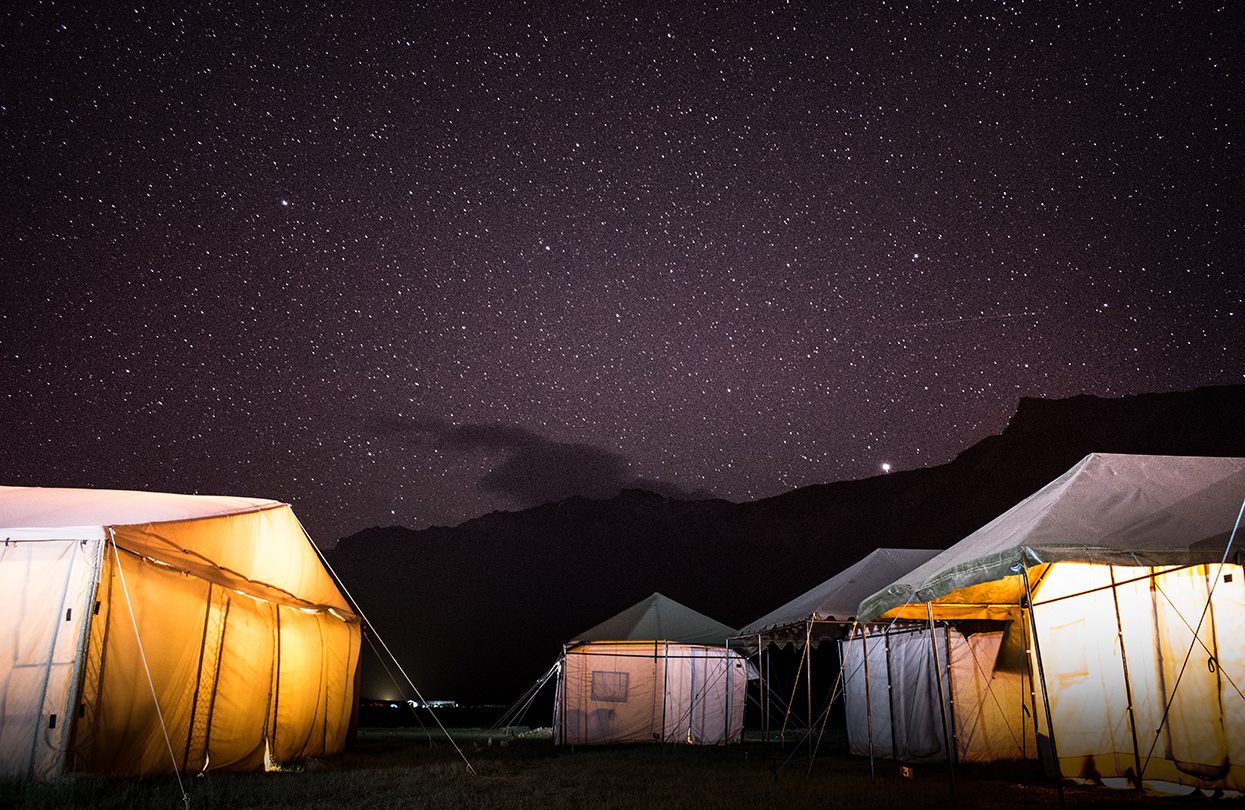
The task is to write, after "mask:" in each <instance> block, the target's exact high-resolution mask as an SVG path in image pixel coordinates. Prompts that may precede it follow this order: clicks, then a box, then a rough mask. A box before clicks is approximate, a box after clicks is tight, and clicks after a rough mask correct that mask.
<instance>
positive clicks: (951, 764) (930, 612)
mask: <svg viewBox="0 0 1245 810" xmlns="http://www.w3.org/2000/svg"><path fill="white" fill-rule="evenodd" d="M925 615H927V616H928V617H929V643H930V644H932V645H933V648H934V682H935V683H936V684H937V686H938V713H939V714H940V715H941V716H942V745H943V750H944V751H945V752H946V754H947V774H948V776H949V777H950V779H951V800H952V801H954V800H955V752H954V751H953V750H952V748H951V731H950V729H949V728H948V727H947V701H946V698H944V697H943V693H942V664H941V663H940V662H939V658H938V633H937V632H936V629H935V627H934V607H933V604H932V603H930V602H926V603H925ZM949 652H950V651H948V653H949Z"/></svg>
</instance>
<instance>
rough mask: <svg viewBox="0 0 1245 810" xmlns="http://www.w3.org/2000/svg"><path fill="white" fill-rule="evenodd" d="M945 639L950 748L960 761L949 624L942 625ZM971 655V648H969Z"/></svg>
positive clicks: (957, 760)
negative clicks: (949, 713) (949, 712)
mask: <svg viewBox="0 0 1245 810" xmlns="http://www.w3.org/2000/svg"><path fill="white" fill-rule="evenodd" d="M942 629H943V631H944V634H945V636H946V639H947V704H948V705H949V706H950V707H951V748H952V753H953V754H954V755H955V761H956V762H959V761H960V741H959V738H958V736H957V733H958V731H959V729H958V728H957V727H956V725H955V673H954V672H952V670H951V625H949V624H944V625H943V627H942ZM969 655H972V650H969Z"/></svg>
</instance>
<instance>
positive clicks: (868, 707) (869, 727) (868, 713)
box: [860, 624, 877, 779]
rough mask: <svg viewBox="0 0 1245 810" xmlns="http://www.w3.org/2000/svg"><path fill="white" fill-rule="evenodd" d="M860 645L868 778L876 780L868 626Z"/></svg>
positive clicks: (864, 630)
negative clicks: (861, 650)
mask: <svg viewBox="0 0 1245 810" xmlns="http://www.w3.org/2000/svg"><path fill="white" fill-rule="evenodd" d="M860 645H861V647H863V648H864V654H865V729H866V731H867V733H868V735H869V778H870V779H876V778H877V772H876V771H875V770H874V765H873V690H872V689H870V687H869V625H867V624H866V625H864V626H862V627H861V628H860Z"/></svg>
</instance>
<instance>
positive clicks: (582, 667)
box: [553, 593, 750, 745]
mask: <svg viewBox="0 0 1245 810" xmlns="http://www.w3.org/2000/svg"><path fill="white" fill-rule="evenodd" d="M731 632H732V629H731V628H730V627H727V626H726V625H724V624H721V623H720V622H716V621H714V620H713V619H711V618H709V617H708V616H705V615H704V614H702V613H698V612H696V611H694V610H692V609H691V608H689V607H686V606H684V605H681V604H679V603H678V602H675V601H674V600H673V599H669V598H668V597H665V596H662V595H661V594H659V593H655V594H653V595H652V596H650V597H648V598H647V599H644V600H642V601H640V602H639V603H637V604H635V605H633V606H632V607H630V608H627V609H626V610H624V611H623V612H621V613H619V614H618V615H616V616H614V617H612V618H610V619H607V620H605V621H604V622H602V623H601V624H598V625H596V626H595V627H592V628H590V629H588V630H585V631H584V632H582V633H579V634H578V635H577V636H576V637H575V639H574V640H572V641H570V642H568V643H567V644H566V646H565V647H564V648H563V654H562V660H561V662H560V667H559V671H558V681H557V696H556V698H555V700H554V719H553V728H554V741H555V742H556V743H559V744H565V745H596V744H603V743H624V742H674V743H691V744H698V745H722V744H726V743H733V742H739V740H740V739H741V737H742V735H743V709H744V695H745V689H746V687H747V682H748V677H749V672H750V671H749V668H748V665H747V662H746V661H745V660H744V659H743V657H742V656H740V655H738V654H737V653H734V652H731V651H730V650H727V649H726V648H724V647H722V646H720V644H721V642H723V641H724V640H725V639H726V637H727V636H728V635H729V634H730V633H731ZM713 644H717V645H719V646H711V645H713Z"/></svg>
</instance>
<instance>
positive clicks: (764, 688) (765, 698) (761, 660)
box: [743, 633, 769, 743]
mask: <svg viewBox="0 0 1245 810" xmlns="http://www.w3.org/2000/svg"><path fill="white" fill-rule="evenodd" d="M757 669H759V671H761V683H759V684H757V686H758V687H759V692H761V738H762V739H763V740H764V742H767V743H768V742H769V704H768V702H769V684H768V683H767V682H766V678H767V677H769V673H768V672H766V651H764V647H762V646H761V633H757ZM743 674H745V676H747V672H745V673H743Z"/></svg>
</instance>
